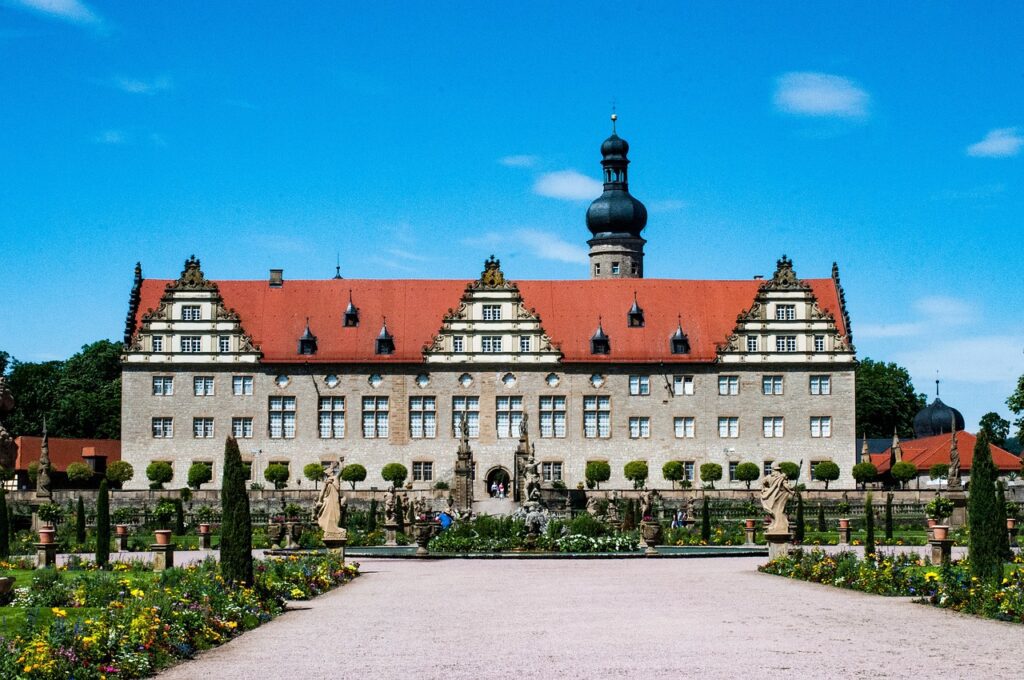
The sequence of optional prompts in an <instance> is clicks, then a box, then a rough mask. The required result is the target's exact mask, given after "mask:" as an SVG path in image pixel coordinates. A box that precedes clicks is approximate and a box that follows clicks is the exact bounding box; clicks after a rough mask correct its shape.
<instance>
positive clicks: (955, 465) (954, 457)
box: [946, 412, 962, 491]
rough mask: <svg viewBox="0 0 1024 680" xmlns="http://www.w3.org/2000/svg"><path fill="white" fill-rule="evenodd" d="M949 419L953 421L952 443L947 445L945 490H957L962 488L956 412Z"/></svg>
mask: <svg viewBox="0 0 1024 680" xmlns="http://www.w3.org/2000/svg"><path fill="white" fill-rule="evenodd" d="M950 417H951V418H952V419H953V428H952V431H953V441H952V443H951V444H950V445H949V472H948V473H946V480H947V481H946V488H948V489H950V490H951V491H952V490H959V489H960V488H961V487H962V484H961V482H960V449H959V448H957V445H956V412H953V413H952V414H951V415H950Z"/></svg>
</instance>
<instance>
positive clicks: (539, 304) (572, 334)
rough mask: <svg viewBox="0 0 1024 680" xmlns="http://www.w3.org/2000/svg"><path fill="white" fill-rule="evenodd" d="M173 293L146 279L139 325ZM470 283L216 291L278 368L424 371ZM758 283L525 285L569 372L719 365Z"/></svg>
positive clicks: (336, 283)
mask: <svg viewBox="0 0 1024 680" xmlns="http://www.w3.org/2000/svg"><path fill="white" fill-rule="evenodd" d="M805 282H806V283H808V284H810V286H811V288H812V290H813V292H814V294H815V296H816V297H817V299H818V304H819V306H820V307H821V308H822V309H823V310H824V311H826V312H829V313H831V314H832V315H833V316H834V317H835V320H836V324H837V326H838V328H839V332H840V333H841V334H845V333H846V329H845V325H844V323H843V315H842V310H841V308H840V304H839V295H838V290H837V288H836V285H835V282H834V281H833V280H832V279H805ZM169 283H171V281H168V280H157V279H147V280H145V281H143V284H142V295H141V302H140V305H139V312H138V315H137V323H138V321H139V320H141V317H142V314H144V313H145V312H146V311H147V310H149V309H155V308H156V307H157V306H158V305H159V303H160V298H161V297H162V295H163V293H164V288H165V286H166V285H167V284H169ZM467 283H468V282H466V281H450V280H416V279H381V280H374V279H341V280H338V279H329V280H320V281H285V283H284V285H283V286H282V287H280V288H271V287H270V286H269V285H268V284H267V282H266V281H217V285H218V286H219V288H220V292H221V295H222V296H223V298H224V304H225V306H227V307H229V308H233V309H234V310H235V311H236V312H238V314H239V316H240V318H241V323H242V327H243V328H244V329H245V331H246V332H247V333H248V334H249V335H250V336H251V337H252V339H253V342H255V343H256V345H257V346H258V347H259V348H260V349H261V351H262V352H263V357H264V361H273V362H307V361H308V362H311V363H314V362H420V361H422V359H423V347H424V345H427V344H429V343H430V341H431V339H432V337H433V335H434V334H436V333H437V332H438V331H439V330H440V328H441V321H442V318H443V316H444V314H445V313H446V311H447V310H448V309H449V308H457V307H458V305H459V301H460V299H461V297H462V294H463V292H464V291H465V288H466V285H467ZM762 283H764V282H763V281H759V280H754V279H750V280H743V281H691V280H675V279H614V280H597V281H593V280H575V281H573V280H568V281H566V280H562V281H516V284H517V285H518V286H519V290H520V292H521V294H522V296H523V303H524V304H525V306H526V308H527V309H535V310H536V312H537V313H538V314H539V316H540V320H541V325H542V326H543V327H544V330H545V331H546V332H547V333H548V336H549V337H550V338H551V340H552V342H553V343H555V345H557V346H559V347H560V349H561V351H562V353H563V355H564V361H566V362H620V361H639V362H655V361H657V362H661V361H664V362H706V361H712V360H714V359H715V357H716V346H717V345H718V344H720V343H724V342H725V341H726V339H727V338H728V336H729V334H730V333H731V332H732V331H733V329H734V328H735V326H736V317H737V316H738V315H739V314H740V313H741V312H743V311H744V310H745V309H748V308H749V307H750V306H751V305H752V304H753V303H754V297H755V295H756V294H757V290H758V287H759V286H760V285H761V284H762ZM350 290H351V291H352V300H353V302H354V303H355V305H356V307H358V309H359V326H358V327H356V328H343V327H342V315H343V313H344V310H345V306H346V305H347V304H348V296H349V291H350ZM634 292H636V295H637V300H638V302H639V304H640V307H642V308H643V311H644V318H645V326H644V327H643V328H628V327H627V325H626V312H627V311H628V310H629V307H630V305H631V304H632V302H633V293H634ZM307 317H309V326H310V329H311V330H312V331H313V334H314V335H316V336H317V340H318V342H317V346H318V351H317V353H316V354H315V355H313V356H300V355H298V354H297V351H296V347H297V343H298V339H299V336H301V335H302V332H303V330H304V328H305V325H306V318H307ZM385 317H386V318H387V324H388V330H389V331H390V332H391V334H392V335H393V336H394V339H395V352H394V354H391V355H388V356H380V355H376V354H374V347H375V345H374V340H375V339H376V337H377V334H378V333H379V332H380V328H381V322H382V320H383V318H385ZM598 317H601V319H602V323H603V325H604V330H605V332H606V333H607V334H608V335H609V337H610V339H611V353H610V354H608V355H603V356H602V355H593V354H591V353H590V336H591V335H593V333H594V331H595V330H596V328H597V323H598ZM680 317H681V318H682V325H683V331H684V332H685V333H686V334H687V336H688V337H689V340H690V348H691V351H690V354H688V355H678V354H672V353H671V352H670V345H669V337H670V336H671V335H672V333H673V332H674V331H675V329H676V324H677V322H678V319H679V318H680Z"/></svg>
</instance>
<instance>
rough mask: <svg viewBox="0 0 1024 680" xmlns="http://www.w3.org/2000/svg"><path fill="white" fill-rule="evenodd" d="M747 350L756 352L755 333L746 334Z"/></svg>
mask: <svg viewBox="0 0 1024 680" xmlns="http://www.w3.org/2000/svg"><path fill="white" fill-rule="evenodd" d="M747 351H748V352H756V351H757V336H756V335H748V336H747Z"/></svg>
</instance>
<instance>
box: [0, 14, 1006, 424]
mask: <svg viewBox="0 0 1024 680" xmlns="http://www.w3.org/2000/svg"><path fill="white" fill-rule="evenodd" d="M554 5H557V6H554ZM1021 35H1024V9H1021V7H1020V5H1019V3H986V4H985V5H984V6H981V5H980V4H975V3H970V4H969V5H965V4H964V3H941V2H936V3H928V4H927V5H922V4H917V3H905V4H904V3H897V4H895V5H894V4H893V3H874V4H873V3H841V4H834V3H830V4H828V5H827V6H826V3H749V2H742V3H725V2H722V3H714V4H712V3H687V4H681V3H643V4H630V3H625V2H619V3H608V4H598V3H539V2H538V3H520V4H514V5H512V6H508V5H503V6H501V7H500V8H497V7H496V6H495V5H494V4H493V3H472V2H467V3H406V2H402V3H383V2H372V3H370V2H368V3H360V4H353V3H341V2H325V3H303V4H301V5H295V6H292V5H288V4H287V3H270V2H258V3H226V2H224V3H208V2H176V3H123V2H122V3H101V2H82V1H80V0H0V55H2V60H0V64H2V65H0V234H2V241H0V242H2V244H3V248H2V262H3V276H0V348H3V349H6V350H8V351H10V352H11V353H12V354H14V355H15V356H17V357H19V358H22V359H26V360H38V359H46V358H63V357H66V356H68V355H69V354H71V353H73V352H74V351H75V350H76V349H77V348H78V347H79V346H80V345H82V344H84V343H86V342H89V341H92V340H95V339H98V338H101V337H109V338H117V337H119V335H120V333H121V329H122V325H123V319H124V314H125V310H126V303H127V296H128V290H129V286H130V283H131V275H132V267H133V265H134V263H135V261H136V260H141V261H142V263H143V267H144V270H145V273H146V275H147V276H150V277H156V278H170V277H173V276H175V275H177V273H178V272H179V271H180V269H181V264H182V262H183V260H184V259H185V258H186V257H187V256H188V255H190V254H192V253H195V254H196V255H197V256H199V257H200V258H201V259H202V261H203V268H204V270H205V271H206V272H207V274H208V275H209V276H211V277H213V278H262V277H264V276H265V274H266V270H267V269H268V268H269V267H283V268H284V269H285V275H286V278H317V277H329V276H331V275H333V273H334V265H335V257H336V256H338V255H340V263H341V268H342V273H343V275H345V276H348V277H435V276H436V277H452V278H467V279H468V278H471V277H473V276H475V275H476V274H477V273H478V271H479V268H480V263H481V261H482V259H483V258H484V257H485V256H486V255H488V254H490V253H491V252H494V253H495V254H496V255H498V256H499V257H500V258H501V259H502V262H503V265H504V269H505V271H506V273H507V274H508V275H509V276H511V277H512V278H521V279H527V278H561V277H568V278H576V277H579V278H583V277H585V276H586V275H587V271H586V266H585V241H586V238H587V236H588V233H587V231H586V229H585V226H584V213H585V210H586V206H587V204H588V201H589V200H590V199H591V198H593V197H594V196H596V194H597V193H598V192H599V187H598V185H597V184H596V181H597V178H598V177H599V170H600V168H599V165H598V161H599V160H600V156H599V153H598V147H599V145H600V142H601V140H602V139H603V138H604V137H605V136H607V134H608V132H609V122H608V114H609V111H610V107H611V102H612V101H615V102H616V104H617V108H618V112H619V114H620V123H619V131H620V133H621V134H622V135H623V136H624V137H626V138H627V139H628V140H629V142H630V144H631V147H632V150H631V154H630V157H631V159H632V161H633V164H632V166H631V177H630V180H631V189H632V190H633V193H634V194H635V195H636V196H637V197H638V198H640V199H641V200H643V201H644V202H645V203H646V204H647V206H648V208H649V209H650V213H651V216H650V220H649V222H648V228H647V232H646V234H645V235H646V237H647V239H648V241H649V244H648V255H647V262H646V270H647V273H648V275H649V276H652V277H677V278H746V277H749V276H751V275H754V274H770V273H771V272H772V270H773V268H774V263H775V260H776V259H777V258H778V257H779V256H780V255H781V254H783V253H786V254H788V255H789V256H790V257H792V258H793V259H794V261H795V264H796V268H797V273H798V274H799V275H802V276H806V277H824V276H827V275H828V274H829V271H830V267H831V263H832V261H833V260H837V261H838V262H839V265H840V268H841V272H842V279H843V283H844V286H845V288H846V293H847V299H848V302H849V308H850V314H851V316H852V319H853V329H854V336H855V342H856V345H857V348H858V353H859V356H861V357H872V358H881V359H887V360H894V361H898V362H900V363H902V364H904V365H906V366H907V367H908V368H910V369H911V371H912V374H913V376H914V379H915V383H916V385H917V387H918V388H919V389H920V390H922V391H927V392H928V393H929V394H934V383H933V381H934V379H935V375H936V371H939V372H940V375H941V376H942V378H943V387H942V396H943V399H944V400H945V401H947V402H949V403H952V404H954V405H956V406H958V407H959V408H960V409H961V410H962V411H963V412H964V414H965V416H966V418H967V421H968V423H969V424H970V426H971V427H973V426H974V424H976V422H977V420H978V418H979V417H980V416H981V414H982V413H984V412H986V411H989V410H1000V411H1001V412H1003V414H1004V415H1006V407H1005V405H1004V404H1003V401H1004V400H1005V398H1006V396H1007V395H1008V394H1009V392H1010V391H1011V389H1012V385H1013V384H1014V383H1015V382H1016V377H1017V376H1018V375H1020V374H1021V373H1024V340H1022V338H1024V321H1022V315H1021V313H1020V310H1021V309H1022V308H1024V300H1022V297H1024V292H1022V291H1024V286H1022V285H1021V283H1020V268H1021V262H1022V257H1021V256H1022V255H1024V246H1022V245H1021V242H1022V238H1021V237H1022V232H1024V229H1022V225H1021V218H1022V215H1024V210H1022V208H1024V190H1022V180H1024V148H1022V147H1024V50H1021V49H1020V40H1021V38H1020V36H1021Z"/></svg>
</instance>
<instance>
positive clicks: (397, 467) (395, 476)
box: [380, 463, 409, 488]
mask: <svg viewBox="0 0 1024 680" xmlns="http://www.w3.org/2000/svg"><path fill="white" fill-rule="evenodd" d="M380 476H381V478H383V479H384V481H385V482H391V483H392V484H394V485H395V487H396V488H400V487H401V486H402V485H403V484H405V478H406V477H408V476H409V471H408V470H407V469H406V467H405V466H404V465H402V464H401V463H388V464H387V465H385V466H384V467H382V468H381V470H380Z"/></svg>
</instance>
